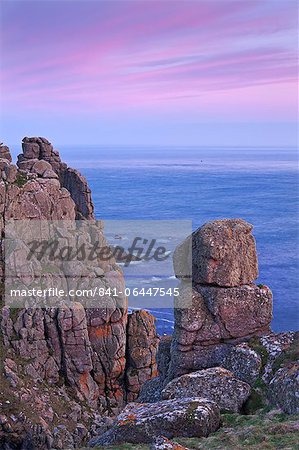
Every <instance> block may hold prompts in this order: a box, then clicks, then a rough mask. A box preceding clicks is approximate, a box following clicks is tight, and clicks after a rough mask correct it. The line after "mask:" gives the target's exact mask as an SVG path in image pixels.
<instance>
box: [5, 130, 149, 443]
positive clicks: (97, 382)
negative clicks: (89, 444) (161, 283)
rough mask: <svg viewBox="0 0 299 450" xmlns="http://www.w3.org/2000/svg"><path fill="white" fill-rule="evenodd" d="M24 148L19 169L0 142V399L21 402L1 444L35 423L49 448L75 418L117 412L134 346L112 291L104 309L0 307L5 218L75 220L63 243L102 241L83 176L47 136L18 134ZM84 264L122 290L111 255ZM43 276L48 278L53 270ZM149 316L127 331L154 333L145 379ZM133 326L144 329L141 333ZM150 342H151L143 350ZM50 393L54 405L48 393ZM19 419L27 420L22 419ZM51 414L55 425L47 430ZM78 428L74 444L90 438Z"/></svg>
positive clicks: (66, 438) (122, 303)
mask: <svg viewBox="0 0 299 450" xmlns="http://www.w3.org/2000/svg"><path fill="white" fill-rule="evenodd" d="M22 145H23V154H21V155H19V157H18V168H17V167H16V166H14V165H13V164H12V162H11V161H12V158H11V155H10V152H9V149H8V147H5V146H0V233H1V235H0V287H1V290H0V297H1V311H0V312H1V316H0V322H1V330H0V331H1V333H0V338H1V343H0V344H1V347H2V355H1V367H2V368H3V372H2V370H1V374H0V375H1V386H2V385H3V386H6V384H8V386H7V400H6V399H5V395H6V394H5V392H6V391H4V389H3V390H2V389H1V395H2V394H3V395H4V397H3V399H2V398H1V399H0V403H1V405H3V404H4V405H5V402H6V401H7V402H8V403H7V405H8V406H9V407H10V411H13V412H14V409H13V408H12V406H11V404H14V403H18V405H19V406H18V408H16V410H15V412H14V416H13V417H14V418H15V419H14V420H15V421H12V419H10V416H6V415H5V414H4V415H5V417H4V418H3V417H2V419H3V421H4V422H5V426H4V431H3V430H2V431H3V434H2V431H1V426H0V447H1V445H4V444H7V445H8V443H9V442H11V441H10V440H9V439H10V437H11V436H12V435H13V434H14V427H17V430H18V431H16V433H17V434H18V433H19V434H18V436H15V439H16V442H18V443H19V445H20V448H21V446H22V445H23V441H24V439H25V438H26V439H27V438H28V436H27V437H26V433H27V431H26V430H28V427H29V428H30V427H33V425H35V424H37V425H38V426H41V427H42V428H43V430H45V428H46V429H47V436H46V437H45V436H44V437H41V436H39V438H37V441H39V440H41V441H42V442H43V443H42V444H41V447H40V448H47V445H48V446H50V447H51V446H53V448H72V445H73V444H74V445H73V446H75V443H73V444H72V442H73V441H72V440H74V439H75V434H76V433H75V434H74V433H71V434H70V431H69V430H70V429H72V430H74V429H75V428H76V426H77V425H78V424H79V425H80V424H81V425H82V427H83V428H84V423H85V424H86V425H87V424H88V423H89V422H90V420H91V418H93V420H94V417H95V415H96V414H98V413H102V412H103V411H106V412H110V413H113V412H118V411H119V410H120V409H121V408H122V407H123V405H124V404H125V402H126V396H127V391H126V379H127V376H126V359H127V358H128V360H130V361H131V357H130V349H131V348H132V345H131V340H130V347H129V348H127V320H128V310H127V301H126V298H125V297H124V298H122V299H121V298H118V301H117V302H116V301H115V299H113V298H109V299H107V300H109V302H107V303H108V304H109V306H107V307H101V308H100V307H99V308H97V307H96V305H94V306H93V307H89V308H84V307H83V306H82V305H81V304H80V303H74V306H73V307H72V308H69V307H68V306H65V305H63V304H62V305H61V306H60V307H49V308H18V309H10V308H8V307H6V306H5V305H4V304H2V300H3V297H2V294H3V287H4V264H3V262H4V261H3V249H2V245H3V242H2V238H3V237H4V231H5V226H6V224H7V221H9V220H10V219H14V220H17V221H18V220H25V221H28V220H48V221H65V222H64V223H67V224H68V223H75V222H74V221H75V219H82V220H81V221H80V225H78V222H77V225H74V226H75V227H77V229H76V234H75V237H73V235H72V233H71V232H70V233H69V232H68V230H67V229H65V230H63V232H64V233H65V234H64V236H65V238H67V239H68V242H69V243H71V242H72V239H78V241H80V242H84V243H86V245H92V244H94V243H95V242H97V243H99V244H100V246H101V247H107V245H108V244H107V241H106V239H105V237H104V234H103V226H102V222H100V221H98V222H97V223H96V222H95V220H94V215H93V204H92V200H91V196H90V190H89V188H88V185H87V182H86V180H85V179H84V177H82V176H81V175H80V174H79V173H78V172H76V171H75V170H73V169H70V168H68V167H67V165H66V164H64V163H62V162H61V159H60V156H59V153H58V152H57V151H55V150H53V147H52V145H51V144H50V143H49V141H48V140H47V139H45V138H25V139H24V140H23V144H22ZM87 219H89V220H87ZM88 264H89V265H88V266H86V264H85V263H84V264H83V263H82V267H80V268H79V269H80V274H81V275H83V276H90V275H91V274H95V275H98V274H99V275H100V276H101V275H104V278H105V281H104V282H105V287H106V288H107V287H109V286H110V287H111V288H114V287H115V286H116V285H118V287H119V290H120V291H122V292H124V287H125V286H124V279H123V275H122V272H121V270H120V268H119V267H118V265H117V264H116V263H115V260H114V258H113V257H112V256H111V258H110V259H107V260H105V261H101V260H95V261H94V262H89V261H88ZM66 270H67V267H66ZM48 277H49V279H50V278H51V274H50V273H49V274H48ZM149 316H150V315H149ZM147 320H148V321H149V322H151V326H152V329H151V331H150V330H149V329H145V328H144V326H143V324H141V322H139V321H137V322H136V323H135V328H134V329H135V332H136V335H139V334H140V333H141V335H142V334H143V335H144V334H145V333H146V332H147V331H149V332H150V333H152V334H150V338H149V341H147V340H146V339H144V346H145V348H144V349H143V351H144V354H145V355H146V356H147V355H150V356H149V357H147V367H146V373H143V377H145V378H146V377H150V376H152V373H155V367H156V365H155V362H154V355H155V349H154V347H155V339H154V337H153V335H155V331H154V323H153V318H151V317H147ZM139 325H141V327H142V331H141V332H140V333H139V331H138V327H139ZM147 342H148V343H149V348H146V344H147ZM133 347H134V346H133ZM132 351H133V353H134V352H135V351H136V349H135V350H134V349H133V348H132ZM132 358H133V359H134V358H135V353H134V356H132ZM151 364H153V367H151ZM135 388H136V389H137V388H138V387H136V386H135ZM70 389H71V391H67V390H70ZM52 390H53V392H52ZM52 394H53V397H51V395H52ZM57 395H58V396H59V398H60V400H59V402H58V401H56V400H55V398H54V397H57ZM129 395H131V390H129ZM35 405H37V406H36V407H37V410H38V412H37V413H36V414H35V415H34V417H33V419H32V420H33V422H32V421H31V419H30V420H29V418H28V417H29V416H30V411H31V410H32V411H33V410H35ZM63 405H64V406H63ZM87 405H88V406H87ZM86 406H87V407H86ZM56 407H57V408H58V409H56ZM18 411H20V418H19V415H18ZM4 413H5V410H4ZM21 413H22V414H21ZM27 414H28V415H27ZM21 417H22V418H21ZM24 417H27V418H28V423H29V425H28V426H27V424H26V423H27V422H26V423H25V422H24V420H25V419H24ZM21 420H22V426H21V425H20V421H21ZM26 420H27V419H26ZM55 420H56V421H57V420H58V421H59V422H58V423H59V424H60V425H61V427H62V428H59V429H58V431H57V432H55V433H56V434H55V433H54V435H55V436H54V435H53V430H54V428H55ZM36 421H37V422H36ZM56 423H57V422H56ZM81 425H80V426H81ZM82 427H81V428H80V430H79V429H78V436H77V437H76V440H77V441H76V442H77V443H81V442H82V439H86V438H87V437H88V436H86V433H82V430H83V428H82ZM6 429H7V430H8V431H9V433H10V434H9V433H8V434H7V432H6V431H5V430H6ZM34 429H35V428H34ZM37 429H39V428H37ZM40 434H41V433H40ZM81 435H82V436H81ZM80 436H81V438H82V439H81V441H80ZM44 438H45V439H44ZM32 439H36V436H33V437H32ZM53 439H54V441H53ZM45 440H46V441H47V442H48V444H47V445H46V444H45ZM32 442H33V441H32ZM32 445H33V444H32ZM50 447H49V448H50ZM1 448H2V447H1ZM22 448H23V447H22ZM28 448H29V447H28ZM33 448H39V447H38V445H37V446H36V447H33Z"/></svg>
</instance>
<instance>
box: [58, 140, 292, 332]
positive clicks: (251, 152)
mask: <svg viewBox="0 0 299 450" xmlns="http://www.w3.org/2000/svg"><path fill="white" fill-rule="evenodd" d="M59 149H60V154H61V156H62V159H63V160H65V161H67V162H68V163H69V165H72V166H73V167H76V168H78V169H79V170H80V171H81V172H82V173H83V174H84V175H85V176H86V178H87V180H88V183H89V185H90V188H91V190H92V196H93V201H94V205H95V213H96V217H97V218H98V219H103V220H106V221H111V220H112V221H132V220H134V221H135V220H136V221H172V220H174V221H178V220H188V221H192V229H193V230H195V229H196V228H198V227H200V226H201V225H203V224H204V223H206V222H208V221H211V220H215V219H223V218H243V219H245V220H247V221H248V222H250V223H251V224H253V226H254V228H253V233H254V236H255V239H256V242H257V251H258V258H259V278H258V280H257V283H261V284H265V285H268V286H269V287H270V288H271V290H272V292H273V298H274V313H273V321H272V329H273V330H274V331H276V332H279V331H290V330H298V329H299V277H298V274H299V270H298V269H299V252H298V250H299V233H298V230H299V215H298V207H299V203H298V197H299V196H298V154H297V151H296V149H295V148H265V147H263V148H249V147H238V148H231V147H230V148H225V147H219V148H202V147H185V148H184V147H143V146H140V147H138V148H137V147H134V148H132V147H105V148H104V147H101V146H84V147H83V146H80V147H79V146H78V147H74V146H72V147H67V146H61V147H60V148H59ZM167 234H168V233H167V232H165V236H164V237H165V239H167V238H169V236H167ZM114 238H115V239H122V238H123V236H114ZM159 238H160V240H161V238H163V236H160V237H159ZM115 243H116V242H114V244H115ZM144 282H145V281H144V279H141V278H138V277H136V279H135V280H133V282H132V279H130V283H131V284H130V285H131V286H132V287H133V285H134V286H136V287H141V286H142V283H144ZM148 282H151V286H152V285H153V286H158V287H159V286H161V285H162V286H165V279H163V277H162V279H160V278H159V277H157V276H156V277H154V276H153V277H152V280H150V281H149V280H148ZM132 283H133V284H132ZM168 283H170V284H169V285H171V286H173V285H175V283H177V282H176V280H175V277H173V276H171V274H170V276H169V278H168ZM166 284H167V283H166ZM167 286H168V285H167ZM136 301H137V304H136ZM138 306H140V307H141V306H142V301H141V299H140V305H138V298H137V299H136V298H135V299H134V304H133V305H132V308H138ZM167 306H170V307H162V308H160V307H150V306H149V307H148V308H147V309H149V310H150V311H151V312H152V313H153V314H154V315H155V317H156V319H157V320H156V325H157V330H158V332H159V333H160V334H170V333H171V332H172V330H173V323H174V322H173V321H174V318H173V310H172V308H171V305H167Z"/></svg>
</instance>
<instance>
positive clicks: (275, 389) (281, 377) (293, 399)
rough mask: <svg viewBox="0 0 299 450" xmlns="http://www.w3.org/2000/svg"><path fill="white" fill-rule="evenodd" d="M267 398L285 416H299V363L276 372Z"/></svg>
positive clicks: (291, 364) (296, 362)
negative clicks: (285, 414) (284, 413)
mask: <svg viewBox="0 0 299 450" xmlns="http://www.w3.org/2000/svg"><path fill="white" fill-rule="evenodd" d="M269 396H270V400H271V401H272V403H273V404H274V405H277V406H278V407H279V408H281V409H282V410H283V411H284V412H286V413H287V414H299V361H295V362H293V363H290V364H289V365H288V366H287V367H283V368H281V369H279V370H278V371H277V372H276V374H275V376H274V377H273V378H272V380H271V381H270V383H269Z"/></svg>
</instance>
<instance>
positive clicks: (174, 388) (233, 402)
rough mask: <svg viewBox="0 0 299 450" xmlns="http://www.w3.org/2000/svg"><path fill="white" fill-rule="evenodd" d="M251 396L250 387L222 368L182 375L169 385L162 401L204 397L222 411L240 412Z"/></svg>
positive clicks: (165, 389) (164, 391) (164, 390)
mask: <svg viewBox="0 0 299 450" xmlns="http://www.w3.org/2000/svg"><path fill="white" fill-rule="evenodd" d="M249 394H250V386H249V385H248V384H247V383H244V382H243V381H241V380H239V379H238V378H236V377H235V376H234V375H233V373H232V372H230V371H229V370H226V369H223V368H222V367H213V368H210V369H205V370H199V371H197V372H193V373H190V374H186V375H182V376H181V377H179V378H176V379H174V380H172V381H171V382H170V383H168V384H167V385H166V386H165V388H164V389H163V391H162V399H164V400H170V399H177V398H188V397H191V396H192V395H193V396H195V397H204V398H207V399H208V400H212V401H214V402H215V403H217V405H218V406H219V408H220V409H221V410H225V411H232V412H238V411H240V410H241V408H242V405H243V404H244V403H245V401H246V400H247V398H248V397H249Z"/></svg>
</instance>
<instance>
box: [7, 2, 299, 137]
mask: <svg viewBox="0 0 299 450" xmlns="http://www.w3.org/2000/svg"><path fill="white" fill-rule="evenodd" d="M296 3H297V2H296V1H288V0H272V1H270V0H239V1H236V0H235V1H230V0H220V1H217V0H212V1H211V0H209V1H184V0H180V1H179V2H177V1H151V0H147V1H138V0H136V1H129V2H128V1H126V0H123V1H119V2H117V1H92V2H88V1H84V2H83V1H60V2H56V1H39V2H36V1H33V2H29V1H22V2H17V1H12V2H3V3H2V4H1V35H2V36H1V37H2V47H1V61H2V64H1V69H2V75H1V104H2V111H3V113H5V114H3V116H4V117H3V119H4V122H5V124H6V127H7V130H8V132H7V139H9V140H13V139H17V138H19V135H22V134H32V131H33V128H34V126H36V127H37V128H38V129H40V128H42V129H41V130H40V131H41V132H43V133H45V132H46V133H52V134H53V133H54V137H57V138H58V139H60V140H64V141H65V142H68V141H69V140H71V135H70V133H72V126H71V123H73V124H77V123H81V127H82V133H81V135H80V134H79V135H78V131H76V132H75V135H76V139H82V142H84V136H85V135H86V133H90V131H91V130H92V136H93V138H92V139H95V140H97V143H99V142H101V136H98V137H97V125H96V124H97V123H98V124H101V126H102V128H101V133H102V135H103V132H104V135H105V133H106V134H107V135H108V133H110V134H111V131H110V130H111V128H113V126H115V123H120V122H121V124H120V126H119V132H120V135H121V136H122V138H121V139H123V140H124V143H126V142H130V137H129V136H128V135H127V132H126V130H131V129H132V127H133V124H135V127H136V132H137V134H138V139H139V140H138V142H141V141H142V139H143V140H144V141H145V143H146V141H147V137H149V138H150V136H147V135H150V134H151V133H152V132H153V131H154V130H156V131H157V133H159V132H160V131H159V130H160V129H161V126H160V125H161V122H163V121H165V129H166V128H167V129H171V124H173V127H174V128H175V126H176V124H177V123H180V124H182V123H185V124H186V127H187V128H186V129H188V130H190V129H191V128H192V126H191V125H192V124H196V123H198V124H201V125H202V124H203V123H205V122H208V123H209V124H212V123H219V122H220V123H223V122H227V123H228V126H230V127H231V133H232V134H233V133H234V130H235V128H234V126H235V124H237V123H239V122H243V123H246V122H248V123H250V122H254V123H256V124H257V126H259V127H261V126H262V124H263V123H265V124H267V126H268V124H269V123H273V124H277V123H283V124H286V123H289V124H291V123H294V122H295V121H296V119H297V95H296V92H297V90H296V85H297V78H296V77H297V67H296V66H297V47H296V45H297V44H296V43H297V22H296V19H297V4H296ZM46 123H47V126H46V125H45V124H46ZM91 124H94V126H93V127H92V126H91ZM105 124H106V127H105ZM155 124H159V127H158V128H157V126H156V125H155ZM194 126H195V125H194ZM18 127H19V128H20V129H19V128H18ZM63 127H64V128H63ZM155 127H156V128H155ZM190 127H191V128H190ZM133 128H134V127H133ZM31 129H32V131H31ZM139 129H141V130H144V134H143V135H142V134H141V133H138V130H139ZM259 129H260V128H259ZM267 129H268V128H267ZM287 129H288V128H287ZM63 130H64V131H63ZM290 130H291V128H290ZM292 130H294V128H292ZM41 132H40V133H35V134H41ZM289 132H290V131H288V132H287V133H289ZM63 133H64V135H63ZM182 133H183V131H182ZM73 134H74V131H73ZM237 134H238V133H237ZM80 136H81V137H80ZM162 138H163V139H162ZM164 138H166V141H165V142H168V141H167V139H168V138H167V136H164V135H163V136H162V137H161V139H162V141H163V142H164V140H165V139H164ZM181 138H183V136H181V137H180V139H181ZM106 139H108V137H107V138H106V137H105V139H104V140H106ZM198 139H199V137H194V142H191V143H194V144H196V145H199V144H200V143H201V142H200V141H198ZM240 139H241V136H240ZM108 140H109V139H108ZM187 140H188V139H187ZM118 141H119V140H117V142H118ZM111 143H113V139H112V138H111ZM244 144H246V142H245V143H244Z"/></svg>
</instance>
